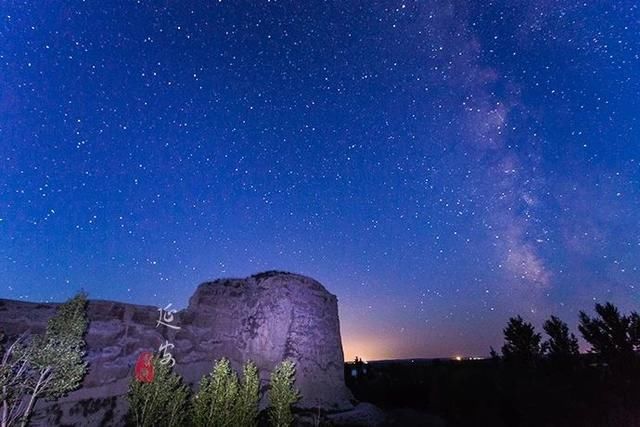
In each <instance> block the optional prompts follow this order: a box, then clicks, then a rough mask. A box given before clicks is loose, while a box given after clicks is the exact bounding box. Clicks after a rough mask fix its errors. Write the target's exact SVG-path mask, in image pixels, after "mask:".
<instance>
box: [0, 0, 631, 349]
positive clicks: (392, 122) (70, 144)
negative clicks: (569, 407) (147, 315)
mask: <svg viewBox="0 0 640 427" xmlns="http://www.w3.org/2000/svg"><path fill="white" fill-rule="evenodd" d="M603 3H605V2H584V1H582V2H572V1H562V0H560V1H548V0H545V1H539V2H524V1H498V2H490V3H486V2H477V4H469V2H463V1H453V2H452V1H433V0H432V1H426V2H410V1H407V2H404V3H403V2H397V1H391V2H376V3H372V2H351V1H345V2H312V1H309V2H307V1H305V2H281V1H254V2H233V1H226V0H225V1H222V2H219V1H200V2H181V1H138V2H135V1H118V2H111V1H106V2H89V1H87V2H85V1H77V2H74V1H58V2H18V1H13V0H5V1H3V2H2V4H0V297H3V298H12V299H24V300H31V301H62V300H64V299H66V298H68V297H69V296H71V295H73V294H74V293H75V292H76V291H77V290H78V289H81V288H82V289H85V290H86V291H88V292H89V295H90V297H92V298H98V299H115V300H120V301H126V302H133V303H139V304H150V305H157V306H164V305H166V304H167V303H169V302H171V303H173V305H174V306H175V307H184V306H185V305H186V304H187V300H188V298H189V296H190V295H191V294H192V292H193V290H194V289H195V286H196V285H197V284H198V283H199V282H202V281H205V280H209V279H212V278H217V277H229V276H241V277H243V276H247V275H249V274H253V273H256V272H259V271H263V270H272V269H277V270H286V271H294V272H298V273H302V274H306V275H309V276H312V277H314V278H316V279H318V280H320V281H321V282H322V283H323V284H324V285H325V286H326V287H327V288H328V289H329V290H330V291H331V292H332V293H335V294H336V295H337V296H338V298H339V301H340V315H341V326H342V332H343V341H344V345H345V352H346V357H347V358H352V357H353V356H355V355H356V354H358V355H360V356H362V357H365V358H369V359H370V358H388V357H429V356H449V355H453V354H466V355H485V354H487V353H488V348H489V346H490V345H493V346H496V345H498V344H499V342H500V337H501V329H502V327H503V326H504V324H505V322H506V319H507V318H508V317H509V316H511V315H514V314H522V315H523V317H525V318H527V319H529V320H530V321H532V322H534V323H535V324H538V325H539V324H540V322H541V321H542V320H543V319H544V318H545V317H546V316H548V315H550V314H552V313H553V314H557V315H559V316H560V317H562V318H563V319H564V320H566V321H567V322H568V323H569V325H570V326H572V327H573V328H575V323H576V320H577V311H578V310H580V309H586V310H589V309H590V308H591V307H592V305H593V303H594V302H595V301H600V302H601V301H605V300H610V301H613V302H614V303H616V304H618V305H620V306H621V307H622V308H623V309H625V310H628V309H631V308H635V309H638V305H639V304H640V283H639V279H640V269H639V268H640V267H639V261H640V211H639V209H638V208H639V207H640V170H639V167H640V165H639V162H640V123H638V121H639V120H638V118H639V115H640V114H639V112H640V30H639V29H640V10H639V9H638V6H637V5H636V4H635V2H632V1H622V2H614V3H615V4H603Z"/></svg>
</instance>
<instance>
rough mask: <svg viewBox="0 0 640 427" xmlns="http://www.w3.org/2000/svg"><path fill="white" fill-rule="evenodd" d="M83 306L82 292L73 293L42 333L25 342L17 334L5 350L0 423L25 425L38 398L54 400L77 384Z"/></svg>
mask: <svg viewBox="0 0 640 427" xmlns="http://www.w3.org/2000/svg"><path fill="white" fill-rule="evenodd" d="M86 305H87V296H86V294H84V293H79V294H77V295H76V296H75V297H74V298H72V299H71V300H69V301H67V302H66V303H64V304H62V305H61V306H60V307H59V308H58V310H57V312H56V314H55V316H53V317H52V318H51V319H49V321H48V322H47V329H46V332H45V333H44V335H41V336H36V337H35V338H34V339H33V340H32V341H31V342H30V343H28V344H23V338H24V336H23V337H20V338H19V339H18V340H17V341H16V342H14V343H13V344H12V345H11V346H10V347H9V348H8V349H7V350H6V351H5V353H4V354H3V357H2V362H1V363H0V385H1V386H2V393H1V394H0V397H1V398H2V419H1V421H2V425H3V426H10V425H14V424H15V423H17V422H20V423H21V424H22V425H23V426H24V425H26V424H27V423H28V421H29V417H30V416H31V412H32V410H33V408H34V405H35V403H36V401H37V400H38V399H39V398H41V397H45V398H53V399H55V398H58V397H61V396H64V395H66V394H67V393H68V392H70V391H72V390H74V389H76V388H77V387H78V386H79V385H80V383H81V382H82V378H83V377H84V375H85V374H86V371H87V363H86V362H84V361H83V357H84V355H85V351H84V347H85V342H84V334H85V332H86V330H87V325H88V320H87V317H86Z"/></svg>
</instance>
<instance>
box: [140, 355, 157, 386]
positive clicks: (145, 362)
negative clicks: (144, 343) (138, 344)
mask: <svg viewBox="0 0 640 427" xmlns="http://www.w3.org/2000/svg"><path fill="white" fill-rule="evenodd" d="M152 360H153V354H151V352H149V351H144V352H142V353H140V356H138V361H137V362H136V368H135V372H136V380H138V381H140V382H143V383H150V382H152V381H153V377H154V375H155V371H154V368H153V362H152Z"/></svg>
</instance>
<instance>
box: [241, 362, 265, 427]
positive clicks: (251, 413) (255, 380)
mask: <svg viewBox="0 0 640 427" xmlns="http://www.w3.org/2000/svg"><path fill="white" fill-rule="evenodd" d="M259 401H260V378H259V377H258V368H257V367H256V365H255V364H254V363H253V362H251V361H248V362H247V363H245V365H244V368H243V370H242V384H241V385H240V390H239V396H238V401H237V409H236V413H237V425H238V426H240V427H255V426H256V425H258V403H259Z"/></svg>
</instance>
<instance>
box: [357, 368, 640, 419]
mask: <svg viewBox="0 0 640 427" xmlns="http://www.w3.org/2000/svg"><path fill="white" fill-rule="evenodd" d="M354 370H355V371H356V372H357V376H354V375H353V372H354ZM345 377H346V381H347V385H348V386H349V388H350V389H351V390H352V392H353V394H354V396H355V398H356V399H358V400H359V401H363V402H371V403H373V404H375V405H377V406H378V407H380V408H382V409H383V410H384V411H385V413H386V414H387V415H388V418H389V420H390V421H391V424H393V425H404V426H411V425H416V426H417V425H428V426H437V425H444V426H447V427H463V426H464V427H467V426H468V427H472V426H473V427H478V426H492V427H502V426H505V427H508V426H509V427H510V426H537V427H539V426H546V427H561V426H562V427H572V426H580V427H585V426H598V427H600V426H602V427H636V426H640V370H639V369H637V367H631V366H629V367H626V368H625V369H623V370H622V371H617V372H614V370H612V369H610V368H608V367H606V366H602V365H598V364H596V363H593V360H591V359H590V358H589V357H588V356H584V357H581V358H580V360H578V361H576V362H575V363H574V364H572V365H571V366H560V367H559V366H553V365H551V364H548V363H544V362H541V363H538V364H537V365H536V366H527V367H523V366H513V365H508V364H505V363H503V362H501V361H499V360H492V359H487V360H464V361H455V360H414V361H411V360H403V361H383V362H370V363H368V364H364V365H360V366H359V367H358V365H356V364H353V363H348V364H346V365H345Z"/></svg>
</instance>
